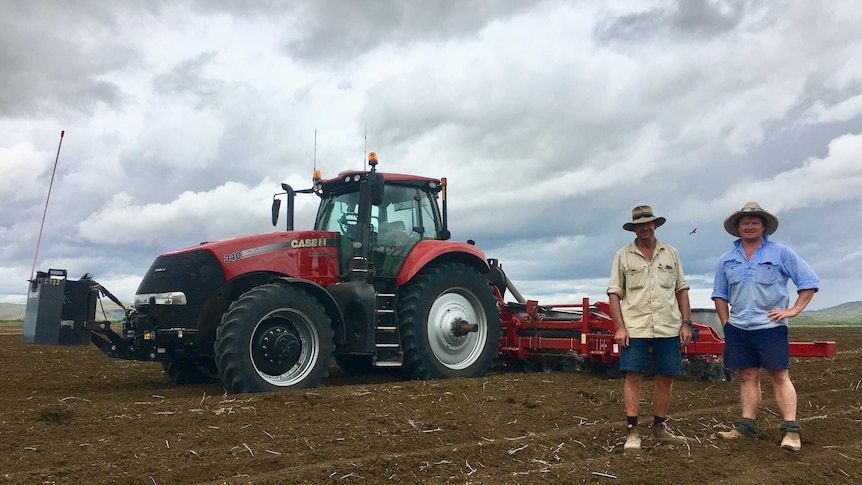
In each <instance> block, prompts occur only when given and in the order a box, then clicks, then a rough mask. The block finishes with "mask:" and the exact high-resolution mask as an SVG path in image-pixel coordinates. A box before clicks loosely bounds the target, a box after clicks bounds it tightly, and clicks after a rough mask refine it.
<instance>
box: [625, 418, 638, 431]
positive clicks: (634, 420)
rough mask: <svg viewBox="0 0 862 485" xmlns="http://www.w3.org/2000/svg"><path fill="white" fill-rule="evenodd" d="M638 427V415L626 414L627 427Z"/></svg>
mask: <svg viewBox="0 0 862 485" xmlns="http://www.w3.org/2000/svg"><path fill="white" fill-rule="evenodd" d="M637 427H638V417H637V416H626V428H628V429H632V428H637Z"/></svg>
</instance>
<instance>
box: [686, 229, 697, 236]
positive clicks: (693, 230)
mask: <svg viewBox="0 0 862 485" xmlns="http://www.w3.org/2000/svg"><path fill="white" fill-rule="evenodd" d="M695 232H697V228H696V227H695V228H694V229H692V230H691V232H690V233H688V235H689V236H691V235H692V234H694V233H695Z"/></svg>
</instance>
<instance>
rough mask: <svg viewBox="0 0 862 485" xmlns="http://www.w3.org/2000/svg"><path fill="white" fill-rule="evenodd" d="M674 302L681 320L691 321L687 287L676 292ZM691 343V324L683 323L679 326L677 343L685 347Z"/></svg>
mask: <svg viewBox="0 0 862 485" xmlns="http://www.w3.org/2000/svg"><path fill="white" fill-rule="evenodd" d="M676 302H677V304H678V305H679V313H680V314H681V315H682V319H683V320H688V321H691V302H690V301H689V299H688V288H686V289H684V290H680V291H677V292H676ZM690 343H691V325H689V324H687V323H683V324H682V325H680V327H679V345H680V346H682V347H685V346H686V345H688V344H690Z"/></svg>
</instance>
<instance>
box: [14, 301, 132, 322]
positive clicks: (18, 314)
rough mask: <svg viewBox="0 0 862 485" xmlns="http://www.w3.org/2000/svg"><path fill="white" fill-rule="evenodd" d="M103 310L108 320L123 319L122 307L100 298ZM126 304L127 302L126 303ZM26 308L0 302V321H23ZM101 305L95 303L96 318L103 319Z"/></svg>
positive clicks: (16, 304) (17, 304) (18, 304)
mask: <svg viewBox="0 0 862 485" xmlns="http://www.w3.org/2000/svg"><path fill="white" fill-rule="evenodd" d="M102 302H103V305H104V310H105V315H107V317H108V320H110V321H112V322H113V321H120V320H122V319H123V309H122V308H120V307H118V306H117V305H115V304H114V303H113V302H112V301H110V300H104V299H103V300H102ZM126 305H127V306H128V304H126ZM26 310H27V305H24V304H20V303H0V322H15V321H20V322H23V321H24V313H25V311H26ZM104 318H105V317H104V316H103V315H102V307H101V306H99V304H98V303H97V304H96V320H103V319H104Z"/></svg>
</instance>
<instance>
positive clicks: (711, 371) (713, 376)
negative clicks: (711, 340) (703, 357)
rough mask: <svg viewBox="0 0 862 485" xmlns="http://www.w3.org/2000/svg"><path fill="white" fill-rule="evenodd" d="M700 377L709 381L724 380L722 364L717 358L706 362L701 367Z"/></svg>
mask: <svg viewBox="0 0 862 485" xmlns="http://www.w3.org/2000/svg"><path fill="white" fill-rule="evenodd" d="M701 379H703V380H705V381H709V382H722V381H724V366H723V365H722V364H721V362H719V361H717V360H714V361H712V362H707V363H706V366H705V367H704V368H703V375H702V376H701Z"/></svg>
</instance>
